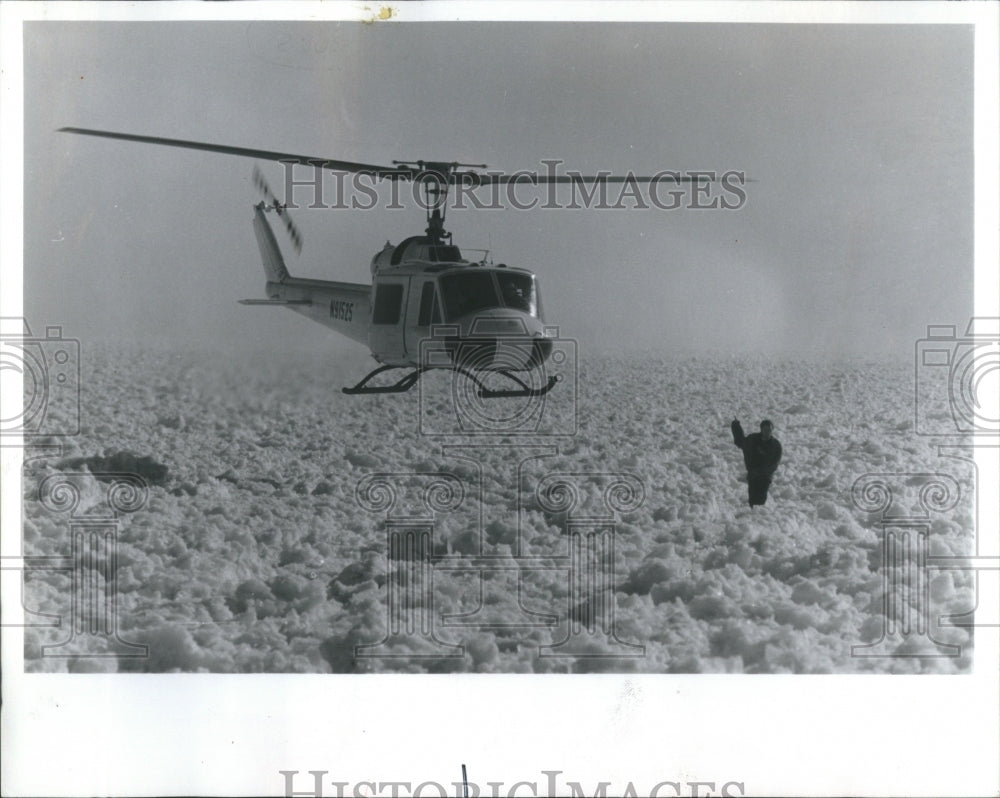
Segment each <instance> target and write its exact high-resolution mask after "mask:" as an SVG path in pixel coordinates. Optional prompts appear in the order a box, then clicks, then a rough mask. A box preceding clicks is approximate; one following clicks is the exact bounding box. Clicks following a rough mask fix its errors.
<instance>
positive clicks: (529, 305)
mask: <svg viewBox="0 0 1000 798" xmlns="http://www.w3.org/2000/svg"><path fill="white" fill-rule="evenodd" d="M496 275H497V283H499V285H500V295H501V296H502V297H503V303H504V304H505V305H506V306H507V307H509V308H514V310H523V311H524V312H525V313H530V314H531V315H532V316H536V317H537V316H538V296H537V294H536V293H535V280H534V278H532V276H531V275H530V274H519V273H518V272H497V273H496Z"/></svg>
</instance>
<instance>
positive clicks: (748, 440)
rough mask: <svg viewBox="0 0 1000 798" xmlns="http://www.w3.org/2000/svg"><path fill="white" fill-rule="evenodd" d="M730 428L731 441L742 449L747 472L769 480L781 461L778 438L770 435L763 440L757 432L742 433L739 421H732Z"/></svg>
mask: <svg viewBox="0 0 1000 798" xmlns="http://www.w3.org/2000/svg"><path fill="white" fill-rule="evenodd" d="M731 428H732V431H733V443H735V444H736V446H737V448H739V449H742V450H743V462H744V463H746V467H747V474H750V475H751V476H758V477H767V479H768V480H770V478H771V477H772V476H773V475H774V471H775V469H776V468H777V467H778V463H780V462H781V444H780V443H778V439H777V438H775V437H773V436H772V437H771V438H769V439H768V440H766V441H765V440H764V439H763V438H762V437H761V434H760V433H759V432H752V433H750V434H749V435H744V434H743V427H742V426H740V422H739V421H734V422H733V423H732V425H731Z"/></svg>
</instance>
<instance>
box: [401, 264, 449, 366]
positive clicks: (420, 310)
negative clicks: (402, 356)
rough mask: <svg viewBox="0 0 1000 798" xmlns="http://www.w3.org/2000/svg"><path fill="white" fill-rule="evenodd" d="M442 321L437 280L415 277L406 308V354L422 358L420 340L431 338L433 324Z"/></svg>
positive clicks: (415, 358) (412, 357) (418, 358)
mask: <svg viewBox="0 0 1000 798" xmlns="http://www.w3.org/2000/svg"><path fill="white" fill-rule="evenodd" d="M440 323H441V310H440V306H439V304H438V298H437V281H436V280H433V279H431V280H423V281H419V280H417V279H414V280H413V290H412V291H411V292H410V301H409V306H408V307H407V309H406V354H407V355H408V356H409V358H410V360H414V361H419V360H420V342H421V341H422V340H423V339H424V338H430V335H431V325H434V324H440Z"/></svg>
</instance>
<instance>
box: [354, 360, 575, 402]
mask: <svg viewBox="0 0 1000 798" xmlns="http://www.w3.org/2000/svg"><path fill="white" fill-rule="evenodd" d="M396 368H400V366H379V367H378V368H377V369H374V370H373V371H371V372H369V373H368V374H367V375H365V377H364V378H363V379H362V380H361V381H360V382H359V383H358V384H357V385H354V386H352V387H350V388H341V390H342V391H343V392H344V393H346V394H348V395H349V396H358V395H361V396H367V395H370V394H381V393H406V392H407V391H408V390H410V388H412V387H413V386H414V385H416V384H417V381H418V380H419V379H420V377H421V376H422V375H423V373H424V372H425V371H430V370H431V369H432V368H434V367H433V366H424V367H421V368H415V369H413V371H411V372H410V373H409V374H405V375H404V376H402V377H400V378H399V379H398V380H396V382H394V383H392V384H391V385H369V384H368V383H369V381H370V380H371V379H372V378H373V377H377V376H378V375H379V374H383V373H384V372H386V371H390V370H391V369H396ZM451 370H452V371H456V372H458V373H459V374H461V375H462V376H463V377H465V378H466V379H469V380H471V381H472V382H473V383H475V385H476V387H477V388H478V389H479V391H478V394H479V397H480V398H481V399H509V398H523V397H533V396H545V394H547V393H548V392H549V391H551V390H552V389H553V388H554V387H555V386H556V383H557V382H559V377H558V376H552V377H549V379H548V382H547V383H546V384H545V385H544V386H542V387H541V388H532V387H531V386H530V385H528V384H527V383H526V382H524V381H523V380H522V379H520V378H519V377H515V376H514V375H513V374H511V373H510V372H509V371H496V372H494V373H496V374H502V375H503V376H504V377H506V378H507V379H509V380H511V381H512V382H515V383H516V384H517V385H518V387H517V388H514V389H508V390H503V391H499V390H494V389H493V388H487V387H486V386H485V385H484V384H483V382H482V380H480V379H479V377H477V376H476V375H475V374H474V373H473V372H471V371H468V370H466V369H464V368H454V369H451Z"/></svg>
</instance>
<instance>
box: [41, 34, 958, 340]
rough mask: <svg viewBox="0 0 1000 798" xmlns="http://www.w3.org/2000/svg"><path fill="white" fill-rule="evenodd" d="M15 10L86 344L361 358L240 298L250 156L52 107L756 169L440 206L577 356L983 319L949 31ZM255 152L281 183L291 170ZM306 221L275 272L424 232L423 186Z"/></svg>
mask: <svg viewBox="0 0 1000 798" xmlns="http://www.w3.org/2000/svg"><path fill="white" fill-rule="evenodd" d="M26 30H27V34H26V41H25V169H26V178H25V180H26V186H25V201H26V209H25V226H26V230H25V280H24V284H25V312H26V316H27V317H28V319H29V321H32V320H34V321H33V323H34V324H36V325H45V324H56V323H61V324H63V325H64V327H65V329H66V334H68V335H75V336H76V337H79V338H81V339H82V340H84V341H90V340H94V341H108V340H124V341H130V342H136V343H139V344H154V343H158V344H161V345H165V346H178V347H189V346H199V347H202V348H208V349H212V348H222V349H228V348H233V347H242V346H252V347H265V346H266V347H269V348H278V349H281V348H301V347H307V348H310V349H316V350H317V351H322V350H324V349H328V350H330V351H332V352H358V353H364V351H365V350H364V349H363V347H360V346H359V345H358V344H354V343H351V342H349V341H346V340H343V339H340V338H338V337H337V336H336V334H334V333H332V332H330V331H328V330H325V329H324V328H322V327H320V326H319V325H315V324H312V323H311V322H308V321H307V320H305V319H303V318H302V317H300V316H297V315H296V314H293V313H289V312H287V311H281V310H275V309H270V308H247V307H243V306H240V305H238V304H237V303H236V300H237V299H241V298H244V297H259V296H263V279H264V278H263V272H262V269H261V265H260V258H259V255H258V253H257V249H256V244H255V241H254V237H253V233H252V228H251V223H250V220H251V207H250V206H251V203H252V202H253V201H255V198H256V197H255V194H254V192H253V190H252V187H251V184H250V176H251V171H252V167H253V163H252V162H251V161H250V160H247V159H243V158H235V157H231V156H225V155H216V154H209V153H198V152H189V151H184V150H174V149H169V148H163V147H151V146H146V145H140V144H132V143H127V142H115V141H106V140H99V139H93V138H84V137H76V136H69V135H66V134H60V133H56V132H54V131H55V129H56V128H58V127H61V126H65V125H71V126H79V127H95V128H104V129H110V130H119V131H126V132H134V133H140V134H148V135H159V136H168V137H175V138H188V139H197V140H203V141H211V142H219V143H227V144H234V145H240V146H251V147H261V148H269V149H280V150H285V151H291V152H300V153H304V154H311V155H322V156H329V157H333V158H342V159H346V160H354V161H364V162H369V163H388V162H390V161H391V160H392V159H393V158H398V159H418V158H423V159H429V160H433V159H440V160H458V161H468V162H479V163H487V164H489V165H490V166H491V167H493V168H497V169H504V170H508V171H513V170H516V169H522V168H523V169H538V170H540V169H542V166H541V160H542V159H548V158H556V159H561V160H562V161H564V162H565V163H566V168H569V169H575V170H579V171H582V172H595V171H597V170H600V169H610V170H616V171H622V170H628V169H632V170H634V171H635V172H636V173H640V172H641V173H646V174H648V173H651V172H654V171H657V170H660V169H675V170H693V169H705V170H715V171H718V172H724V171H726V170H729V169H738V170H742V171H744V172H746V174H747V176H748V177H750V178H752V179H753V180H754V181H755V182H753V183H750V184H748V185H747V195H748V199H747V203H746V205H745V206H744V207H743V208H742V209H740V210H738V211H728V212H727V211H720V210H714V211H712V210H708V211H706V210H672V211H664V210H658V209H655V208H652V209H648V210H636V209H632V210H626V211H608V210H598V209H591V210H576V211H570V210H537V209H536V210H534V211H518V210H515V209H511V208H508V209H507V210H502V211H498V210H479V211H472V210H452V211H451V212H450V213H449V216H448V225H447V226H448V229H450V230H451V231H453V232H454V234H455V242H456V243H458V244H459V245H463V246H467V247H487V246H492V249H493V253H494V258H495V259H496V260H497V261H498V262H501V261H502V262H505V263H509V264H511V265H519V266H526V267H529V268H532V269H533V270H534V271H536V273H537V274H538V276H539V279H540V281H541V283H542V291H543V300H544V303H545V309H546V315H547V321H548V322H550V323H553V324H558V325H559V326H560V329H561V333H562V334H563V335H564V336H566V337H573V338H576V339H578V340H579V341H580V345H581V347H582V348H583V350H582V351H593V350H619V349H646V348H657V349H663V350H665V351H679V352H688V351H697V350H702V349H715V350H721V351H737V352H742V351H760V352H764V353H767V354H772V353H774V354H785V353H793V354H827V353H829V354H834V355H840V354H843V355H848V356H857V355H868V354H893V355H896V356H901V357H908V356H910V353H911V352H912V351H913V343H914V341H915V340H916V339H918V338H920V337H922V336H923V334H924V333H925V328H926V325H928V324H964V320H965V319H966V318H968V316H969V315H970V314H971V310H972V175H973V161H972V55H973V52H972V33H971V29H970V28H967V27H963V26H875V25H868V26H855V25H827V26H818V25H785V26H782V25H761V24H756V25H731V24H648V23H647V24H604V23H601V24H596V23H587V24H579V25H569V24H556V23H545V24H538V23H535V24H530V25H529V24H515V23H402V24H382V23H379V24H375V25H364V24H359V23H310V24H306V23H291V24H290V23H267V24H265V23H244V22H237V23H222V22H217V23H104V24H98V23H36V24H32V25H30V26H28V27H27V28H26ZM263 168H264V171H265V174H266V175H267V176H268V178H269V180H270V182H271V183H272V184H273V185H274V186H275V187H276V188H277V187H278V186H279V185H280V184H281V174H282V173H281V168H280V167H279V166H277V165H267V166H264V167H263ZM523 193H524V195H525V196H526V197H530V196H534V195H533V194H532V192H531V191H529V190H527V189H526V190H525V191H524V192H523ZM385 195H386V196H387V193H386V194H385ZM538 196H541V195H538ZM294 218H295V221H296V222H297V224H298V226H299V227H300V229H301V230H302V232H303V235H304V238H305V247H304V249H303V253H302V256H301V258H297V257H295V256H294V255H293V254H292V251H291V247H290V246H288V245H287V240H286V239H280V240H281V241H282V243H283V244H284V245H285V246H284V248H285V251H286V257H287V258H288V261H289V268H290V270H291V271H292V273H293V274H298V275H302V276H311V277H325V278H330V279H347V280H354V281H359V282H367V281H368V277H369V272H368V262H369V260H370V258H371V256H372V254H373V253H374V252H375V251H376V250H378V249H380V248H381V246H382V245H383V244H384V242H385V240H386V239H387V238H388V239H391V240H392V241H393V242H394V243H396V242H398V241H399V240H400V239H402V238H404V237H405V236H407V235H414V234H417V233H419V232H421V230H422V228H423V226H424V223H423V215H422V211H421V210H420V209H419V208H418V207H416V206H415V205H414V206H411V207H409V208H407V209H405V210H384V209H380V210H370V211H349V210H331V209H327V210H307V209H299V211H298V212H297V213H295V214H294Z"/></svg>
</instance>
